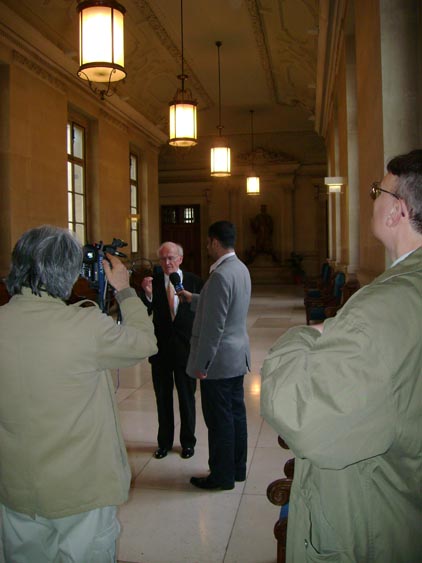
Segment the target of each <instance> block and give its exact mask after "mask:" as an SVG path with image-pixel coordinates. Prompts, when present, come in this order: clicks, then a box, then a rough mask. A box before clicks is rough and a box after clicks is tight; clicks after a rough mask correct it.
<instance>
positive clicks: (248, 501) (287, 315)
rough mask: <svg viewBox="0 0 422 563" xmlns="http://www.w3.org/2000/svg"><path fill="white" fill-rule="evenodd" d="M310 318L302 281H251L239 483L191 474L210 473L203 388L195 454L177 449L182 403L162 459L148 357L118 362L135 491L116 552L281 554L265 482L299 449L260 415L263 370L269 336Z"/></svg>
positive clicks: (174, 560) (182, 556)
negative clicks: (125, 364)
mask: <svg viewBox="0 0 422 563" xmlns="http://www.w3.org/2000/svg"><path fill="white" fill-rule="evenodd" d="M304 322H305V311H304V307H303V289H302V287H301V286H283V287H275V286H274V287H272V286H258V287H256V288H255V289H254V290H253V295H252V301H251V306H250V309H249V314H248V332H249V337H250V342H251V357H252V370H251V373H250V374H248V375H247V376H246V377H245V402H246V409H247V416H248V446H249V449H248V467H247V479H246V481H245V482H244V483H236V487H235V488H234V489H233V490H232V491H202V490H199V489H195V488H194V487H193V486H192V485H190V483H189V479H190V477H191V476H192V475H205V474H206V473H207V468H208V463H207V459H208V441H207V430H206V427H205V424H204V420H203V417H202V411H201V404H200V394H199V389H198V390H197V393H196V400H197V432H196V436H197V440H198V441H197V445H196V448H195V456H194V457H193V458H191V459H187V460H184V459H182V458H181V457H180V455H179V454H180V446H179V441H178V432H179V424H178V406H177V404H175V417H176V422H177V426H176V431H175V447H174V448H173V450H172V451H171V452H169V454H168V456H167V457H166V458H164V459H160V460H157V459H155V458H153V457H152V454H153V452H154V450H155V448H156V434H157V414H156V406H155V397H154V390H153V387H152V381H151V375H150V369H149V364H148V363H147V362H143V363H142V364H140V365H138V366H136V368H134V369H133V368H132V369H125V370H121V371H120V373H119V379H120V386H119V389H118V391H117V398H118V402H119V409H120V415H121V422H122V427H123V433H124V438H125V440H126V444H127V449H128V454H129V459H130V464H131V468H132V475H133V482H132V489H131V492H130V498H129V501H128V503H127V504H126V505H124V506H122V507H121V508H120V510H119V520H120V523H121V525H122V531H121V535H120V539H119V546H118V560H119V562H121V563H123V562H125V563H127V562H130V563H135V562H136V563H138V562H139V563H274V562H275V560H276V541H275V539H274V536H273V526H274V523H275V522H276V520H277V517H278V513H279V508H278V507H277V506H274V505H272V504H271V503H270V502H269V501H268V499H267V497H266V489H267V486H268V484H269V483H270V482H271V481H273V480H274V479H277V478H280V477H282V476H284V474H283V466H284V463H285V461H286V460H287V459H289V458H290V457H292V454H291V452H290V451H286V450H282V449H281V448H280V447H279V446H278V444H277V434H276V432H275V431H274V430H272V429H271V428H270V427H269V426H268V425H267V424H266V423H265V422H264V421H263V419H262V418H261V417H260V414H259V395H260V375H259V370H260V368H261V365H262V362H263V360H264V358H265V356H266V354H267V351H268V348H269V347H270V346H271V344H273V343H274V342H275V340H276V339H277V338H278V337H279V336H280V335H281V334H283V332H284V331H286V330H287V329H288V328H290V327H291V326H295V325H298V324H304ZM175 397H176V393H175ZM175 402H176V403H177V398H175Z"/></svg>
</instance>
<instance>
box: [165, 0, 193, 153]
mask: <svg viewBox="0 0 422 563" xmlns="http://www.w3.org/2000/svg"><path fill="white" fill-rule="evenodd" d="M180 30H181V37H182V43H181V46H182V49H181V52H182V73H181V74H179V75H178V76H177V78H178V79H179V80H180V81H181V82H182V87H181V88H178V89H177V91H176V94H175V96H174V99H173V100H172V101H171V102H170V103H169V106H170V139H169V144H170V145H172V146H174V147H193V146H194V145H196V143H197V140H196V139H197V131H196V106H197V102H196V100H193V99H192V92H191V91H190V90H188V89H185V80H186V79H187V78H188V76H187V75H186V74H185V59H184V55H183V0H180Z"/></svg>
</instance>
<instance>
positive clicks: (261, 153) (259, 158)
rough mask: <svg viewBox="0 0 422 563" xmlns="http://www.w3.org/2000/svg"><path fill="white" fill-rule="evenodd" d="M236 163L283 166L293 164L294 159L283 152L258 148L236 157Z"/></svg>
mask: <svg viewBox="0 0 422 563" xmlns="http://www.w3.org/2000/svg"><path fill="white" fill-rule="evenodd" d="M236 161H237V162H239V164H251V163H254V164H256V165H268V164H285V163H289V164H291V163H294V162H296V159H295V158H293V157H292V156H291V155H289V154H287V153H285V152H276V151H270V150H267V149H264V148H263V147H258V148H256V149H254V150H253V151H248V152H244V153H240V154H238V155H236Z"/></svg>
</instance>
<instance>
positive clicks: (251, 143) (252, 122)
mask: <svg viewBox="0 0 422 563" xmlns="http://www.w3.org/2000/svg"><path fill="white" fill-rule="evenodd" d="M250 112H251V152H252V155H253V109H251V110H250Z"/></svg>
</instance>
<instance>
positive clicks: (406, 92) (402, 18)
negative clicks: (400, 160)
mask: <svg viewBox="0 0 422 563" xmlns="http://www.w3.org/2000/svg"><path fill="white" fill-rule="evenodd" d="M419 5H420V2H419V0H406V1H405V2H403V0H380V31H381V72H382V109H383V137H384V161H385V162H384V163H385V164H386V163H387V162H388V161H389V160H390V159H391V158H392V157H394V156H396V155H397V154H401V153H405V152H408V151H410V150H412V149H415V148H417V147H418V146H419V145H420V142H421V133H420V132H419V130H418V125H419V122H420V121H419V120H420V112H421V109H420V108H421V100H420V95H418V94H420V93H419V92H418V87H419V84H420V81H419V79H418V76H419V73H420V68H419V67H420V60H418V45H419V42H418V31H419V34H420V32H421V30H420V29H419V30H418V17H417V16H418V14H419V10H420V7H419Z"/></svg>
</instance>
